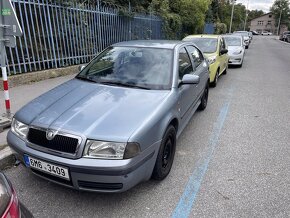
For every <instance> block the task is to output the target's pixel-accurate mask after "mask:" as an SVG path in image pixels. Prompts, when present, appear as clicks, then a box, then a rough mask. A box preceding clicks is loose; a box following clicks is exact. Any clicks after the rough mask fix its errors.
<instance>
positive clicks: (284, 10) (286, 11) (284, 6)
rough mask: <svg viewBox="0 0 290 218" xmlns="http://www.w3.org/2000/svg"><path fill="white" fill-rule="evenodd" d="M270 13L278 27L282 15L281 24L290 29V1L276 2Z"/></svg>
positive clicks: (280, 0)
mask: <svg viewBox="0 0 290 218" xmlns="http://www.w3.org/2000/svg"><path fill="white" fill-rule="evenodd" d="M270 11H271V12H272V14H273V15H274V17H275V21H276V25H277V26H278V23H279V19H280V15H281V23H283V24H286V25H288V27H290V22H289V16H290V8H289V0H275V2H274V3H273V5H272V7H271V8H270Z"/></svg>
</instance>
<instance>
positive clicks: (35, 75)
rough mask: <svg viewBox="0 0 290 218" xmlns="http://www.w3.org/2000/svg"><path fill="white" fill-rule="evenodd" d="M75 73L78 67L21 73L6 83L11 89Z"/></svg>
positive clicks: (9, 78)
mask: <svg viewBox="0 0 290 218" xmlns="http://www.w3.org/2000/svg"><path fill="white" fill-rule="evenodd" d="M77 72H78V65H75V66H71V67H64V68H58V69H51V70H43V71H38V72H32V73H23V74H18V75H13V76H9V77H8V83H9V87H10V88H12V87H16V86H20V85H25V84H30V83H33V82H38V81H41V80H46V79H50V78H55V77H59V76H66V75H70V74H75V73H77ZM0 90H3V86H2V85H1V87H0Z"/></svg>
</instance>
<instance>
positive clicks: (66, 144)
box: [27, 128, 79, 154]
mask: <svg viewBox="0 0 290 218" xmlns="http://www.w3.org/2000/svg"><path fill="white" fill-rule="evenodd" d="M27 140H28V141H29V142H31V143H33V144H35V145H37V146H40V147H44V148H48V149H52V150H55V151H60V152H65V153H69V154H75V153H76V149H77V146H78V143H79V140H78V139H77V138H71V137H68V136H64V135H55V137H54V138H53V139H52V140H48V139H47V138H46V132H45V131H44V130H39V129H34V128H30V129H29V132H28V135H27Z"/></svg>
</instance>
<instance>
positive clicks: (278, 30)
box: [277, 8, 283, 36]
mask: <svg viewBox="0 0 290 218" xmlns="http://www.w3.org/2000/svg"><path fill="white" fill-rule="evenodd" d="M282 11H283V8H281V11H280V17H279V22H278V28H277V36H279V33H280V24H281V17H282Z"/></svg>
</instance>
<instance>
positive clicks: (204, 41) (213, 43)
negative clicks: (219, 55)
mask: <svg viewBox="0 0 290 218" xmlns="http://www.w3.org/2000/svg"><path fill="white" fill-rule="evenodd" d="M184 41H190V42H193V43H194V44H196V45H197V47H198V48H199V49H200V50H201V51H202V52H204V53H214V52H215V51H216V50H217V44H218V40H217V39H215V38H185V39H184Z"/></svg>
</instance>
